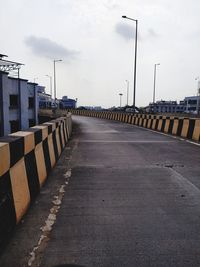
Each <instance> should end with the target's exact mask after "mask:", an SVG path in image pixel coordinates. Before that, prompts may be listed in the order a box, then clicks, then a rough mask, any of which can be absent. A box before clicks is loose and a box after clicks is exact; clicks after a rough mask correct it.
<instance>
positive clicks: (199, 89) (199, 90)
mask: <svg viewBox="0 0 200 267" xmlns="http://www.w3.org/2000/svg"><path fill="white" fill-rule="evenodd" d="M195 80H196V81H197V115H199V96H200V86H199V76H198V77H197V78H195Z"/></svg>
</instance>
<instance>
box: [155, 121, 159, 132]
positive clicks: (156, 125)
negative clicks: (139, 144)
mask: <svg viewBox="0 0 200 267" xmlns="http://www.w3.org/2000/svg"><path fill="white" fill-rule="evenodd" d="M158 123H159V119H156V124H155V130H157V129H158Z"/></svg>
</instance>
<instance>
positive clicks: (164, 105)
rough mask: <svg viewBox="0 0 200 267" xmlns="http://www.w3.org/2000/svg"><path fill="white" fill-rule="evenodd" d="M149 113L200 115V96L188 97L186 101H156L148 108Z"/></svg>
mask: <svg viewBox="0 0 200 267" xmlns="http://www.w3.org/2000/svg"><path fill="white" fill-rule="evenodd" d="M148 111H149V112H154V113H192V114H199V113H200V96H188V97H185V99H184V100H182V101H180V102H179V103H177V101H164V100H161V101H156V103H150V104H149V106H148Z"/></svg>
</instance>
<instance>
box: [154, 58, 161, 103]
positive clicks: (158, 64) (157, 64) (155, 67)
mask: <svg viewBox="0 0 200 267" xmlns="http://www.w3.org/2000/svg"><path fill="white" fill-rule="evenodd" d="M157 66H160V63H156V64H154V81H153V104H155V97H156V70H157Z"/></svg>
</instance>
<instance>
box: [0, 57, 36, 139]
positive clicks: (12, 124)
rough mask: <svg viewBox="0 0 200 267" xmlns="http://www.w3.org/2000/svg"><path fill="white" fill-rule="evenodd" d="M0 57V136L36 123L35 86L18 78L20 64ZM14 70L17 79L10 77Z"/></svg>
mask: <svg viewBox="0 0 200 267" xmlns="http://www.w3.org/2000/svg"><path fill="white" fill-rule="evenodd" d="M3 57H4V56H3V55H0V136H4V135H7V134H9V133H12V132H16V131H19V130H25V129H28V128H29V127H31V126H34V125H36V124H37V122H38V103H37V99H38V98H37V84H35V83H30V82H28V80H25V79H21V78H19V68H20V66H21V65H22V64H20V63H16V62H11V61H7V60H4V59H3ZM11 70H12V71H13V70H16V71H17V73H18V78H16V77H10V76H9V72H10V71H11Z"/></svg>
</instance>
